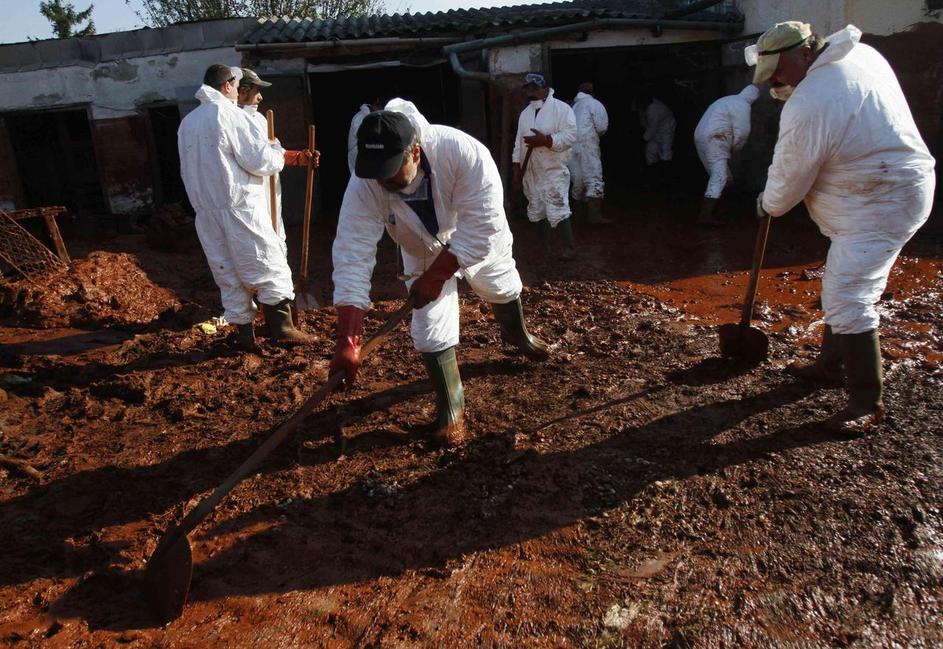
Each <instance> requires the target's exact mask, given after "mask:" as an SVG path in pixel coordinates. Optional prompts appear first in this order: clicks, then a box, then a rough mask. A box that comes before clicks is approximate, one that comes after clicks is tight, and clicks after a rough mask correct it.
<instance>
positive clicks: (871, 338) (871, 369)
mask: <svg viewBox="0 0 943 649" xmlns="http://www.w3.org/2000/svg"><path fill="white" fill-rule="evenodd" d="M838 338H839V344H840V347H841V358H842V364H843V365H844V367H845V389H846V390H847V391H848V405H847V406H845V407H844V408H843V409H842V410H841V411H840V412H839V413H838V414H836V415H835V416H833V417H832V418H831V419H830V420H829V425H830V427H831V428H832V429H834V430H837V431H839V432H844V433H851V434H855V433H859V432H864V431H866V430H867V429H869V428H870V427H871V426H873V425H874V424H877V423H880V422H881V421H882V420H883V419H884V399H883V397H884V379H883V368H882V367H881V340H880V337H879V336H878V331H877V329H872V330H871V331H865V332H864V333H860V334H842V335H841V336H839V337H838Z"/></svg>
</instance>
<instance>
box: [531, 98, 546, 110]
mask: <svg viewBox="0 0 943 649" xmlns="http://www.w3.org/2000/svg"><path fill="white" fill-rule="evenodd" d="M530 105H531V106H533V108H534V110H540V109H541V108H543V107H544V100H543V99H531V100H530Z"/></svg>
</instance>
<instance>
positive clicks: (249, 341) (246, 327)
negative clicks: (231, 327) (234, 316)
mask: <svg viewBox="0 0 943 649" xmlns="http://www.w3.org/2000/svg"><path fill="white" fill-rule="evenodd" d="M235 342H236V347H237V348H238V349H241V350H243V351H246V352H252V351H256V350H258V346H257V345H256V344H255V325H254V324H253V323H251V322H250V323H248V324H240V325H236V336H235Z"/></svg>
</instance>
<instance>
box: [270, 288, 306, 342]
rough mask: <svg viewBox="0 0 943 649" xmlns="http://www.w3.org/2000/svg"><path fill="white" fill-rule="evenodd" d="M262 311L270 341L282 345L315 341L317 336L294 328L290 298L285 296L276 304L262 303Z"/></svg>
mask: <svg viewBox="0 0 943 649" xmlns="http://www.w3.org/2000/svg"><path fill="white" fill-rule="evenodd" d="M262 312H263V313H264V314H265V326H266V327H267V328H268V335H269V339H270V340H271V341H272V342H274V343H279V344H282V345H311V344H314V343H315V342H317V338H316V337H314V336H312V335H311V334H306V333H305V332H303V331H300V330H298V329H295V325H294V324H292V321H291V300H289V299H287V298H286V299H284V300H282V301H281V302H279V303H278V304H263V305H262Z"/></svg>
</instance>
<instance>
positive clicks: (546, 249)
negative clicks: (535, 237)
mask: <svg viewBox="0 0 943 649" xmlns="http://www.w3.org/2000/svg"><path fill="white" fill-rule="evenodd" d="M551 231H552V229H551V227H550V221H548V220H547V219H541V220H540V221H537V232H538V233H539V234H540V245H541V248H542V249H543V254H544V258H545V259H546V258H548V257H549V256H550V235H551Z"/></svg>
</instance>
